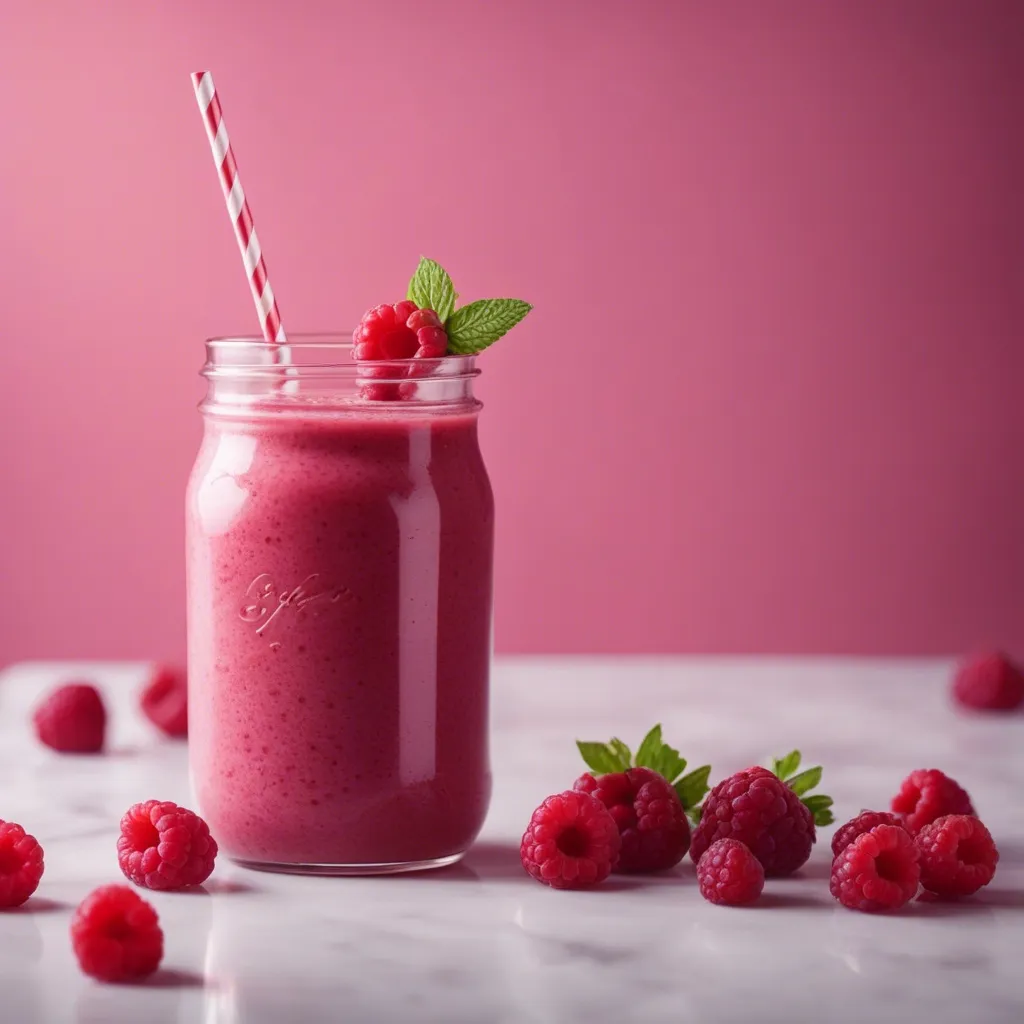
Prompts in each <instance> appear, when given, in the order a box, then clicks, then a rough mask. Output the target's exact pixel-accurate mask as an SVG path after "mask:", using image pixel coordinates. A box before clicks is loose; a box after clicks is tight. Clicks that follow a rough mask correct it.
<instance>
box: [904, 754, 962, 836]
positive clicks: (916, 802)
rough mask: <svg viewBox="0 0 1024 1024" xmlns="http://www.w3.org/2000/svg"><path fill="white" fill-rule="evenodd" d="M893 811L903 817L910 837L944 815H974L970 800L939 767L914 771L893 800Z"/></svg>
mask: <svg viewBox="0 0 1024 1024" xmlns="http://www.w3.org/2000/svg"><path fill="white" fill-rule="evenodd" d="M892 809H893V811H894V812H895V813H896V814H899V815H901V816H902V818H903V824H904V826H905V827H906V828H907V829H908V830H909V831H910V832H911V834H913V833H916V832H920V831H921V829H922V828H924V826H925V825H930V824H931V823H932V822H933V821H935V819H936V818H941V817H942V816H943V815H946V814H973V813H974V808H973V807H972V806H971V798H970V797H969V796H968V795H967V793H966V792H965V791H964V790H963V789H962V788H961V787H960V785H959V784H958V783H957V782H955V781H954V780H953V779H951V778H950V777H949V776H948V775H943V773H942V772H940V771H939V770H938V768H927V769H926V768H919V769H918V770H917V771H916V772H911V773H910V774H909V775H908V776H907V777H906V778H905V779H904V780H903V783H902V785H901V786H900V791H899V792H898V793H897V794H896V795H895V796H894V797H893V798H892Z"/></svg>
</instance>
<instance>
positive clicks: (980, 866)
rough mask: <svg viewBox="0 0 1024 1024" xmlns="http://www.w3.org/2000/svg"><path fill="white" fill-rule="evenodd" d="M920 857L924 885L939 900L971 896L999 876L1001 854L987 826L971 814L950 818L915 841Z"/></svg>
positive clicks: (939, 822)
mask: <svg viewBox="0 0 1024 1024" xmlns="http://www.w3.org/2000/svg"><path fill="white" fill-rule="evenodd" d="M914 842H915V843H917V849H918V851H919V852H920V854H921V884H922V885H923V886H924V887H925V888H926V889H927V890H928V891H929V892H933V893H935V894H936V895H937V896H970V895H971V893H975V892H977V891H978V890H979V889H980V888H981V887H982V886H984V885H988V883H989V882H991V881H992V878H993V876H994V875H995V873H996V864H997V863H998V862H999V851H998V850H997V849H996V844H995V843H994V842H993V840H992V836H991V835H990V834H989V831H988V829H987V828H985V826H984V825H983V824H982V823H981V822H980V821H979V820H978V819H977V818H975V817H974V816H973V815H970V814H947V815H946V816H945V817H944V818H939V819H938V820H937V821H933V822H932V823H931V824H930V825H925V827H924V828H923V829H921V831H920V832H918V833H917V835H916V836H915V838H914Z"/></svg>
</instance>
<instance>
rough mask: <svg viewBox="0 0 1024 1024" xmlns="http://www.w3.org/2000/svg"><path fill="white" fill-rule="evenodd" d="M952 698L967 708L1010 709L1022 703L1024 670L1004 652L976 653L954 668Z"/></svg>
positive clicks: (1023, 701) (1023, 697)
mask: <svg viewBox="0 0 1024 1024" xmlns="http://www.w3.org/2000/svg"><path fill="white" fill-rule="evenodd" d="M953 698H954V700H956V701H957V703H959V704H962V705H963V706H964V707H968V708H975V709H980V710H983V711H1012V710H1013V709H1014V708H1016V707H1020V705H1021V704H1024V672H1022V671H1021V670H1020V669H1019V668H1018V667H1017V666H1016V665H1014V664H1013V662H1012V661H1010V659H1009V658H1007V657H1006V655H1005V654H999V653H994V654H982V655H979V656H977V657H975V658H972V659H971V660H970V661H967V662H965V663H964V664H963V665H961V666H960V668H959V669H958V670H957V673H956V677H955V678H954V680H953Z"/></svg>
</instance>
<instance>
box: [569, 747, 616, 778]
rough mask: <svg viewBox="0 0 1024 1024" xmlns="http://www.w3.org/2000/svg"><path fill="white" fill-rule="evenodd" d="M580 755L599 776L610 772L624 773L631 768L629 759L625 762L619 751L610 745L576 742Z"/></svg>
mask: <svg viewBox="0 0 1024 1024" xmlns="http://www.w3.org/2000/svg"><path fill="white" fill-rule="evenodd" d="M576 746H577V747H579V750H580V754H581V755H582V756H583V760H584V761H585V762H586V764H587V767H588V768H590V769H591V771H595V772H597V774H598V775H606V774H608V773H609V772H624V771H625V770H626V769H627V768H629V759H628V758H627V759H626V760H625V761H623V759H622V755H621V753H620V752H619V751H617V750H615V748H614V747H612V745H611V744H610V743H586V742H584V741H582V740H577V741H576Z"/></svg>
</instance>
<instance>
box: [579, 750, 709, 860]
mask: <svg viewBox="0 0 1024 1024" xmlns="http://www.w3.org/2000/svg"><path fill="white" fill-rule="evenodd" d="M573 788H574V789H575V790H576V791H577V792H579V793H589V794H590V795H591V796H595V797H597V799H598V800H600V801H601V803H602V804H604V806H605V807H607V808H608V811H609V813H610V814H611V816H612V817H613V818H614V819H615V824H616V826H617V827H618V830H619V835H620V836H621V837H622V851H621V853H620V855H619V861H618V864H617V865H616V867H615V870H616V871H622V872H631V873H643V872H650V871H665V870H666V869H668V868H670V867H673V866H674V865H676V864H678V863H679V862H680V861H681V860H682V859H683V856H684V855H685V854H686V851H687V850H688V849H689V848H690V824H689V822H688V821H687V820H686V812H685V811H684V810H683V805H682V804H681V803H680V802H679V797H678V796H677V795H676V791H675V790H674V789H673V788H672V787H671V786H670V785H669V784H668V782H667V781H666V780H665V779H664V778H663V777H662V776H661V775H659V774H658V773H657V772H654V771H651V769H650V768H630V769H629V771H626V772H614V773H612V774H609V775H602V776H600V777H599V778H595V777H594V776H593V775H591V774H590V773H589V772H588V773H586V774H584V775H581V776H580V777H579V778H578V779H577V780H576V784H575V786H574V787H573Z"/></svg>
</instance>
